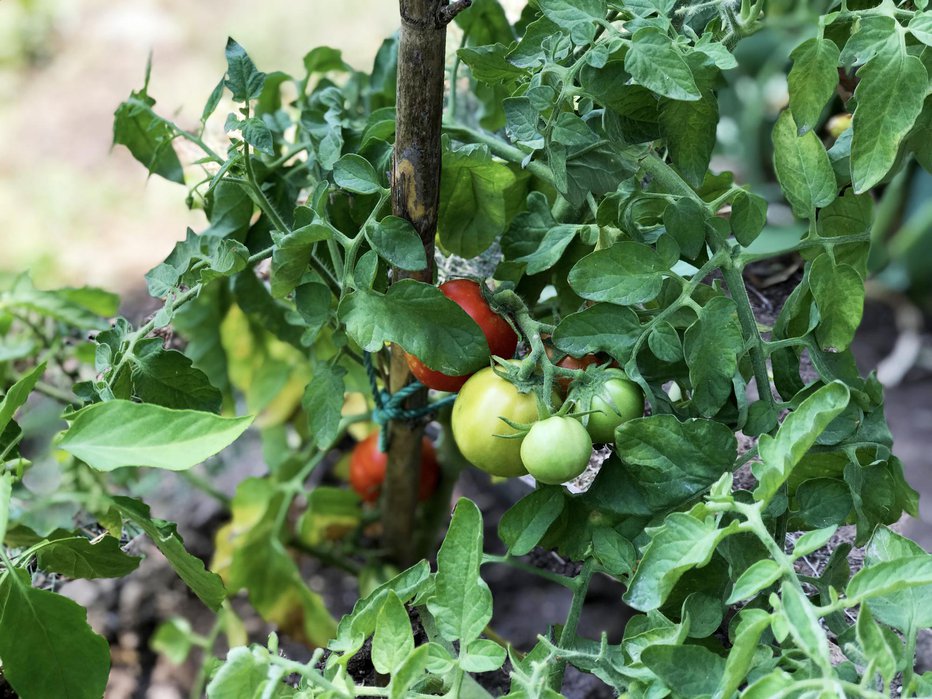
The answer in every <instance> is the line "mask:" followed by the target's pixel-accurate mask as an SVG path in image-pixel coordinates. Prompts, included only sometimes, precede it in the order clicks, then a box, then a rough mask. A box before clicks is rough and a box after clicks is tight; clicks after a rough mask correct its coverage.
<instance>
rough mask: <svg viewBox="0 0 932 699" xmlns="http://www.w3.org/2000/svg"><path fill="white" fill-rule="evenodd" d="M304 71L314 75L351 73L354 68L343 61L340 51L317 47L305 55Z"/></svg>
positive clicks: (328, 47)
mask: <svg viewBox="0 0 932 699" xmlns="http://www.w3.org/2000/svg"><path fill="white" fill-rule="evenodd" d="M303 62H304V70H306V71H307V73H308V75H310V74H312V73H329V72H331V71H349V70H352V68H351V67H350V66H349V65H347V63H346V61H344V60H343V53H342V52H341V51H340V49H335V48H331V47H330V46H317V47H315V48H313V49H311V50H310V51H308V52H307V53H306V54H304V61H303Z"/></svg>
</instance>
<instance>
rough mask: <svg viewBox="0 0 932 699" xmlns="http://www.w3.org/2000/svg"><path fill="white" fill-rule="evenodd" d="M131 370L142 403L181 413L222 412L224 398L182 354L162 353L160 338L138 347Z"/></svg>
mask: <svg viewBox="0 0 932 699" xmlns="http://www.w3.org/2000/svg"><path fill="white" fill-rule="evenodd" d="M130 366H131V371H132V377H133V388H134V390H135V393H136V395H137V396H138V397H139V398H140V399H142V400H143V401H145V402H147V403H154V404H156V405H161V406H164V407H166V408H176V409H179V410H203V411H205V412H211V413H216V412H219V411H220V405H221V403H222V401H223V396H222V395H221V394H220V391H218V390H217V389H216V388H214V387H213V386H211V385H210V381H209V380H208V378H207V375H206V374H204V372H202V371H200V370H199V369H195V368H194V367H193V366H192V363H191V360H190V359H188V358H187V357H186V356H184V355H183V354H182V353H181V352H178V351H177V350H165V349H162V340H161V339H160V338H154V339H153V340H152V341H151V342H150V341H148V340H145V341H143V342H140V343H138V344H137V345H136V352H135V354H134V355H133V356H132V358H131V365H130Z"/></svg>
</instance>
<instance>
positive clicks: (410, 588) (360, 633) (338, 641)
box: [327, 561, 430, 655]
mask: <svg viewBox="0 0 932 699" xmlns="http://www.w3.org/2000/svg"><path fill="white" fill-rule="evenodd" d="M429 579H430V564H429V563H428V562H427V561H419V562H418V563H415V564H414V565H413V566H411V567H410V568H408V569H407V570H405V571H403V572H401V573H399V574H398V575H396V576H395V577H394V578H392V579H391V580H389V581H388V582H385V583H382V584H381V585H379V586H378V587H377V588H375V589H374V590H373V591H372V592H370V593H369V595H367V596H366V597H364V598H362V599H360V600H357V601H356V604H355V605H354V606H353V611H352V612H351V613H350V614H347V615H346V616H344V617H343V618H342V619H340V624H339V626H338V627H337V633H336V636H335V637H334V638H333V640H331V641H330V643H329V644H328V646H327V647H328V648H329V649H330V650H332V651H334V652H336V653H345V654H350V655H352V654H353V653H355V652H356V651H357V650H359V649H360V648H361V647H362V644H363V643H364V642H365V640H366V638H367V637H368V636H370V635H371V634H372V633H373V631H375V624H376V620H377V619H378V614H379V610H380V609H381V608H382V604H383V603H384V602H385V598H386V596H387V595H388V592H389V591H390V590H394V592H395V593H396V594H397V595H398V598H399V599H400V600H401V601H402V602H405V601H407V600H409V599H411V598H412V597H413V596H414V594H415V593H416V592H417V591H419V590H420V589H421V587H422V586H423V585H424V583H425V582H427V581H428V580H429Z"/></svg>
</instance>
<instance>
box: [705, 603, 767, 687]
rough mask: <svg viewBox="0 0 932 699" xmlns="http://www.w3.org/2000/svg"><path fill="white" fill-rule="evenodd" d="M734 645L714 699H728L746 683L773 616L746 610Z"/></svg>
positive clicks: (740, 620) (742, 612)
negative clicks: (763, 635) (762, 638)
mask: <svg viewBox="0 0 932 699" xmlns="http://www.w3.org/2000/svg"><path fill="white" fill-rule="evenodd" d="M738 618H739V622H738V626H737V628H736V629H735V636H734V643H733V644H732V646H731V651H730V652H729V653H728V658H727V660H726V661H725V670H724V672H723V674H722V681H721V683H720V684H719V686H718V688H717V689H716V691H715V694H714V695H713V699H728V698H729V697H731V696H732V695H733V694H734V693H735V692H736V691H737V689H738V687H740V686H741V684H742V683H743V682H744V678H745V677H746V676H747V674H748V671H749V670H750V669H751V666H752V664H753V662H754V657H755V655H756V653H757V649H758V647H759V646H758V643H759V641H760V637H761V634H762V633H763V632H764V630H765V629H766V628H767V627H768V626H770V621H771V616H770V614H768V613H767V612H765V611H764V610H762V609H750V608H745V609H743V610H741V612H739V616H738Z"/></svg>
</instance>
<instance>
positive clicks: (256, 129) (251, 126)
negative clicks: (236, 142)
mask: <svg viewBox="0 0 932 699" xmlns="http://www.w3.org/2000/svg"><path fill="white" fill-rule="evenodd" d="M240 133H242V134H243V140H244V141H246V143H248V144H249V145H251V146H252V147H253V148H255V149H256V150H257V151H259V152H260V153H265V154H266V155H275V149H274V147H273V144H272V132H271V131H269V127H268V126H266V125H265V122H264V121H262V119H260V118H259V117H250V118H249V119H246V121H244V122H243V124H242V126H241V127H240Z"/></svg>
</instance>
